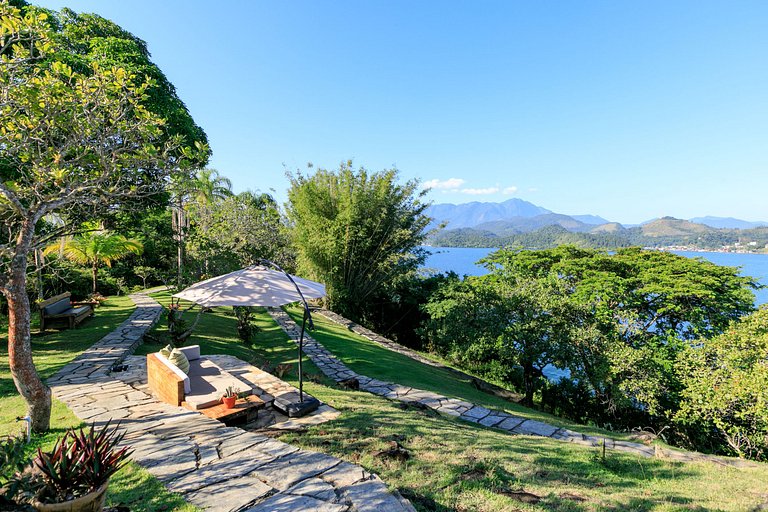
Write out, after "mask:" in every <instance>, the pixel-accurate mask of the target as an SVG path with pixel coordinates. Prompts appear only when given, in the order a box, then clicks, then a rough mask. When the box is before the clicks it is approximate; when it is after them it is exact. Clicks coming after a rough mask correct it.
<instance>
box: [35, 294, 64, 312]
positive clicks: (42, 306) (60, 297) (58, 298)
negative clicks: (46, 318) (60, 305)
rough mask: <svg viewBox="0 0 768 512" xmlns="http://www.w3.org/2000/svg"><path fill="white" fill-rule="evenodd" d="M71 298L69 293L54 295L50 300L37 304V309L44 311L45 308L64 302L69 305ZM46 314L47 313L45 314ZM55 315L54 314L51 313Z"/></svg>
mask: <svg viewBox="0 0 768 512" xmlns="http://www.w3.org/2000/svg"><path fill="white" fill-rule="evenodd" d="M71 297H72V293H70V292H64V293H60V294H58V295H56V296H55V297H51V298H50V299H45V300H44V301H42V302H38V303H37V307H39V308H40V311H42V310H44V309H45V308H46V307H48V306H50V305H52V304H56V303H57V302H59V301H62V300H66V301H67V304H69V301H70V300H71V299H70V298H71ZM46 313H47V312H46ZM53 314H55V313H53Z"/></svg>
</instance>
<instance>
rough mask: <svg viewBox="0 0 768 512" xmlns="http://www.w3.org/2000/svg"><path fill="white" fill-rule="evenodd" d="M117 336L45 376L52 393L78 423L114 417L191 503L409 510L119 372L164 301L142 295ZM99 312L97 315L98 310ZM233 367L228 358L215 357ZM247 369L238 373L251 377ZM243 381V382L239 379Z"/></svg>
mask: <svg viewBox="0 0 768 512" xmlns="http://www.w3.org/2000/svg"><path fill="white" fill-rule="evenodd" d="M131 299H132V300H133V301H134V302H135V303H136V305H137V308H136V310H135V311H134V312H133V313H132V314H131V316H130V317H129V318H128V319H127V320H126V321H125V322H123V323H122V324H121V325H120V327H118V328H117V329H116V330H115V331H114V332H112V333H110V334H108V335H107V336H105V337H104V338H102V339H101V340H100V341H98V342H97V343H96V344H94V345H93V346H92V347H91V348H90V349H88V350H86V351H85V352H84V353H83V354H81V355H80V356H78V357H77V358H76V359H75V360H74V361H72V362H71V363H70V364H68V365H66V366H65V367H64V368H62V370H61V371H59V372H58V373H57V374H56V375H54V376H53V377H52V378H51V379H49V380H48V384H49V385H50V386H51V388H52V390H53V392H54V395H55V396H56V398H57V399H59V400H61V401H62V402H64V403H66V404H67V405H68V406H69V407H70V408H71V409H72V411H73V412H74V413H75V414H76V415H77V416H78V417H79V418H80V419H82V420H83V421H87V422H89V423H95V424H96V425H103V424H105V423H107V422H108V421H112V422H115V421H117V420H119V421H120V427H121V429H124V430H125V431H126V436H125V440H124V443H125V444H127V445H131V446H132V447H133V450H134V452H133V454H132V455H131V458H132V459H133V460H135V461H136V462H138V463H139V464H141V465H142V466H143V467H145V468H146V469H147V470H148V471H149V472H150V473H152V474H153V475H154V476H155V477H157V478H158V479H159V480H160V481H162V482H163V483H164V484H165V486H166V487H167V488H168V489H169V490H171V491H173V492H177V493H180V494H182V495H183V496H184V498H185V499H186V500H188V501H189V502H190V503H192V504H194V505H196V506H198V507H200V508H203V509H208V510H215V511H247V512H279V511H318V512H390V511H391V512H413V511H414V510H415V509H414V508H413V507H412V506H411V504H410V503H409V502H408V501H407V500H405V499H404V498H402V497H401V496H399V495H398V494H392V493H390V492H389V491H388V489H387V486H386V485H385V484H384V482H382V481H381V479H379V478H378V477H377V476H376V475H373V474H371V473H368V472H366V471H365V470H364V469H363V468H361V467H360V466H356V465H354V464H351V463H348V462H344V461H342V460H340V459H337V458H335V457H331V456H329V455H325V454H322V453H316V452H310V451H307V450H300V449H298V448H296V447H293V446H290V445H288V444H286V443H282V442H280V441H276V440H274V439H271V438H269V437H267V436H265V435H261V434H258V433H254V432H248V431H245V430H242V429H239V428H235V427H226V426H224V425H223V424H222V423H219V422H218V421H215V420H212V419H209V418H207V417H205V416H203V415H202V414H200V413H197V412H194V411H189V410H186V409H183V408H181V407H175V406H171V405H168V404H165V403H162V402H159V401H157V400H155V399H154V398H153V397H152V396H151V395H149V394H147V393H146V392H144V391H142V390H141V389H137V388H135V387H133V386H131V385H129V384H127V383H126V382H123V381H122V380H120V379H119V378H117V376H118V375H120V373H123V374H124V375H123V378H126V376H128V375H129V374H128V373H126V372H117V373H110V370H111V369H112V368H113V366H115V365H117V364H120V363H121V362H123V361H124V360H126V358H128V357H129V356H130V354H131V353H132V351H133V350H134V349H135V348H136V346H138V344H139V343H141V339H142V337H143V335H144V333H145V332H147V331H148V330H149V329H150V328H151V327H152V325H153V324H154V323H155V322H156V321H157V319H158V317H159V316H160V313H161V311H162V307H161V306H160V305H159V304H157V302H156V301H154V300H153V299H152V298H150V297H148V296H147V295H145V294H135V295H131ZM97 314H98V313H97ZM221 360H222V361H223V362H224V363H225V364H226V363H228V364H230V365H231V367H232V368H233V369H235V370H236V371H237V370H238V367H237V364H238V363H236V362H234V361H231V360H230V361H226V360H224V359H221ZM239 370H245V371H244V372H243V373H241V375H240V377H242V376H243V375H245V374H246V373H248V371H247V368H244V367H242V366H240V367H239ZM246 380H247V378H246Z"/></svg>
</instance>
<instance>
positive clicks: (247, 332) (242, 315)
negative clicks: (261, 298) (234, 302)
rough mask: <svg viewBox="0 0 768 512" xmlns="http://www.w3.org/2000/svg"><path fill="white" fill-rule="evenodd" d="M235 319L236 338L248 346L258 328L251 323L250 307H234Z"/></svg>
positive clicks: (251, 312) (251, 311)
mask: <svg viewBox="0 0 768 512" xmlns="http://www.w3.org/2000/svg"><path fill="white" fill-rule="evenodd" d="M232 309H233V310H234V311H235V318H237V337H238V338H240V339H241V340H243V341H244V342H245V343H248V344H250V343H251V338H252V337H253V334H254V333H255V332H257V330H258V327H257V326H256V325H255V324H254V323H253V309H251V307H250V306H234V307H233V308H232Z"/></svg>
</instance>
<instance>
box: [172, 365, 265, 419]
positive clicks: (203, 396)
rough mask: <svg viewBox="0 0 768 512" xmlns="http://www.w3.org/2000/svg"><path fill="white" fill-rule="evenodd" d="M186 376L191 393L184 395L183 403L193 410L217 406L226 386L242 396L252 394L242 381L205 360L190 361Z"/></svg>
mask: <svg viewBox="0 0 768 512" xmlns="http://www.w3.org/2000/svg"><path fill="white" fill-rule="evenodd" d="M188 375H189V384H190V388H191V391H190V392H189V393H186V395H185V396H184V401H185V402H186V403H187V405H188V406H190V407H191V408H192V409H195V410H197V409H205V408H206V407H211V406H214V405H216V404H218V403H219V401H220V400H221V397H222V396H223V395H224V391H226V389H227V387H228V386H232V387H233V388H239V389H240V392H241V394H244V395H250V394H251V393H252V392H253V390H252V389H251V387H250V386H248V385H246V384H245V383H244V382H243V381H241V380H240V379H238V378H236V377H234V376H232V374H230V373H227V372H226V371H224V370H222V369H221V368H220V367H218V366H217V365H216V364H215V363H213V362H212V361H209V360H208V359H205V358H202V359H196V360H193V361H190V362H189V374H188Z"/></svg>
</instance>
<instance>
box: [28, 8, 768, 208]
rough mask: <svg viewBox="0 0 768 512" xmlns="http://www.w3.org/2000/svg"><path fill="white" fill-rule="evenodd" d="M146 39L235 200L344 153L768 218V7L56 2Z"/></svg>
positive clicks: (625, 202) (556, 201) (534, 187)
mask: <svg viewBox="0 0 768 512" xmlns="http://www.w3.org/2000/svg"><path fill="white" fill-rule="evenodd" d="M40 5H44V6H46V7H51V8H55V9H58V8H61V7H63V6H68V7H71V8H72V9H74V10H76V11H85V12H96V13H98V14H100V15H102V16H104V17H106V18H109V19H111V20H113V21H115V22H117V23H118V24H120V25H121V26H122V27H123V28H125V29H127V30H129V31H130V32H132V33H134V34H135V35H137V36H139V37H141V38H142V39H144V40H145V41H147V43H148V45H149V49H150V51H151V52H152V55H153V60H154V61H155V62H156V63H157V64H158V65H159V66H160V68H161V69H162V70H163V71H164V72H165V73H166V75H167V76H168V77H169V78H170V80H171V82H173V83H174V84H175V85H176V87H177V89H178V92H179V95H180V97H181V98H182V99H183V100H184V101H185V103H186V104H187V106H188V107H189V109H190V111H191V113H192V115H193V116H194V118H195V120H196V121H197V122H198V124H200V125H201V126H202V127H203V128H204V129H205V131H206V133H207V134H208V136H209V138H210V142H211V146H212V149H213V158H212V160H211V167H214V168H216V169H218V170H219V171H220V172H221V173H223V174H224V175H226V176H229V177H230V178H231V179H232V181H233V182H234V186H235V189H236V190H238V191H240V190H245V189H258V190H261V191H271V190H274V194H275V195H276V197H277V198H278V199H279V200H281V201H282V200H284V199H285V196H286V194H285V191H286V188H287V180H286V179H285V170H286V169H291V170H295V169H305V166H306V163H307V162H313V163H314V164H315V165H316V166H320V167H326V168H332V167H336V166H337V165H338V163H339V162H341V161H342V160H347V159H350V158H351V159H353V160H354V161H355V164H356V165H362V166H365V167H366V168H368V169H371V170H380V169H383V168H389V167H392V166H396V167H397V168H398V169H400V171H401V176H402V177H403V179H411V178H418V179H420V180H421V181H422V182H423V183H425V184H426V183H428V184H432V185H434V188H433V191H432V192H431V193H430V196H429V197H430V199H432V200H434V201H435V202H437V203H441V202H453V203H463V202H469V201H502V200H505V199H508V198H510V197H519V198H522V199H525V200H528V201H531V202H533V203H535V204H538V205H540V206H544V207H545V208H549V209H550V210H554V211H557V212H559V213H567V214H586V213H590V214H596V215H601V216H603V217H605V218H608V219H610V220H616V221H619V222H624V223H637V222H641V221H644V220H648V219H651V218H654V217H658V216H662V215H672V216H676V217H681V218H690V217H694V216H700V215H718V216H734V217H739V218H744V219H748V220H768V201H766V198H765V195H766V192H768V172H766V171H768V143H767V142H768V65H766V55H768V30H766V26H767V25H768V2H765V1H754V2H748V1H721V2H712V1H706V0H697V1H690V2H686V1H674V2H669V1H658V2H654V1H648V2H628V1H623V2H616V1H612V0H611V1H585V2H556V1H550V2H540V1H533V0H530V1H527V2H523V1H502V0H499V1H490V0H482V1H478V2H467V1H462V2H445V1H441V2H428V1H418V2H414V1H405V0H402V1H396V0H386V1H384V0H381V1H379V0H366V1H354V2H339V1H334V2H327V1H325V2H321V1H314V2H308V1H290V2H278V1H274V2H256V1H246V0H240V1H230V2H222V3H214V2H210V1H208V2H203V1H197V0H186V1H184V0H164V1H162V2H157V1H148V0H131V1H114V0H71V1H66V2H62V1H59V0H50V1H45V2H41V3H40Z"/></svg>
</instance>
